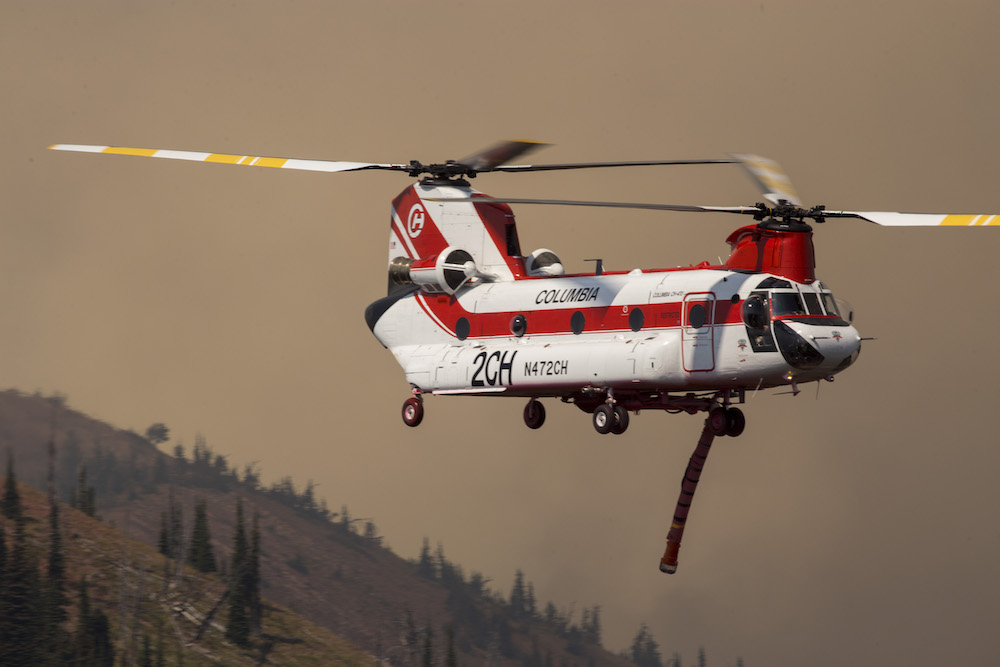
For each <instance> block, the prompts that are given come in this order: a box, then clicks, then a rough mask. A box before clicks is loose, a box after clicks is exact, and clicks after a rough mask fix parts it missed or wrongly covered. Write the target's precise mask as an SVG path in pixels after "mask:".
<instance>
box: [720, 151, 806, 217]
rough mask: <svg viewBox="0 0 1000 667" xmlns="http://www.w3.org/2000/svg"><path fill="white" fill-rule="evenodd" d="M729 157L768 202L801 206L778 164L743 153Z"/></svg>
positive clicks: (790, 182) (796, 194)
mask: <svg viewBox="0 0 1000 667" xmlns="http://www.w3.org/2000/svg"><path fill="white" fill-rule="evenodd" d="M730 157H732V158H733V161H735V162H739V163H740V164H742V165H743V168H744V169H746V170H747V173H748V174H750V178H752V179H753V181H754V183H756V184H757V187H758V188H759V189H760V191H761V192H762V193H763V194H764V199H766V200H767V201H768V202H770V203H771V204H775V205H777V204H780V203H781V200H785V201H786V202H788V203H789V204H792V205H794V206H802V200H800V199H799V195H798V193H796V192H795V187H794V186H793V185H792V181H791V179H790V178H788V175H787V174H785V170H784V169H782V168H781V165H780V164H778V163H777V162H775V161H774V160H771V159H769V158H766V157H761V156H759V155H749V154H745V153H741V154H737V153H730Z"/></svg>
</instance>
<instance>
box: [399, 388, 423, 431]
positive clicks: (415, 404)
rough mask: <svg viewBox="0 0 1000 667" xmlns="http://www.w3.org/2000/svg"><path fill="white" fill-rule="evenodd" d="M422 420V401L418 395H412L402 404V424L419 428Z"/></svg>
mask: <svg viewBox="0 0 1000 667" xmlns="http://www.w3.org/2000/svg"><path fill="white" fill-rule="evenodd" d="M423 420H424V399H423V398H421V397H420V394H414V395H413V396H412V397H410V398H408V399H406V400H405V401H404V402H403V423H404V424H406V425H407V426H419V425H420V422H422V421H423Z"/></svg>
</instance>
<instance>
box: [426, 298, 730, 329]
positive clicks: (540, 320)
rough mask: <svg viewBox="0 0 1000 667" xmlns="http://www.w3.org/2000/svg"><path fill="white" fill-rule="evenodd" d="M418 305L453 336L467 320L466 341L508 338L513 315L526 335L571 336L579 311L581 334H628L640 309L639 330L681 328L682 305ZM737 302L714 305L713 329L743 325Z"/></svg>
mask: <svg viewBox="0 0 1000 667" xmlns="http://www.w3.org/2000/svg"><path fill="white" fill-rule="evenodd" d="M415 298H416V299H417V303H418V304H420V307H421V308H422V309H423V310H424V312H426V313H427V316H428V317H430V318H431V320H433V321H434V322H435V324H437V325H438V326H439V327H440V328H441V329H442V330H443V331H445V332H447V333H448V335H450V336H455V327H456V323H457V322H458V320H459V318H462V317H464V318H466V319H467V320H468V321H469V329H470V332H469V336H468V337H469V338H470V339H471V338H509V337H510V336H512V335H513V334H512V333H511V329H510V325H511V320H513V319H514V317H515V316H516V315H524V317H525V319H526V320H527V324H528V326H527V331H526V333H525V335H526V336H552V335H560V334H570V333H572V329H571V328H570V320H571V318H572V317H573V314H574V313H576V312H581V313H583V315H584V318H585V319H586V325H585V326H584V329H583V332H584V333H594V332H606V333H614V332H631V331H632V329H631V327H630V325H629V315H630V313H631V312H632V311H633V310H634V309H636V308H639V309H641V310H642V311H643V325H642V328H641V329H640V331H648V330H654V329H675V328H677V327H679V326H681V310H682V306H683V302H681V301H676V302H671V303H656V304H649V303H643V304H635V305H630V306H620V305H615V306H592V307H580V308H546V309H539V310H516V311H509V312H508V311H501V312H494V313H472V312H469V311H467V310H466V309H465V308H463V307H462V305H461V304H460V303H459V301H458V300H457V299H453V298H449V297H445V296H443V295H441V296H436V295H425V294H417V295H415ZM741 305H742V301H740V302H739V303H735V304H734V303H732V302H731V301H716V302H715V317H714V318H713V324H714V325H715V326H722V325H729V324H742V320H741V318H740V306H741Z"/></svg>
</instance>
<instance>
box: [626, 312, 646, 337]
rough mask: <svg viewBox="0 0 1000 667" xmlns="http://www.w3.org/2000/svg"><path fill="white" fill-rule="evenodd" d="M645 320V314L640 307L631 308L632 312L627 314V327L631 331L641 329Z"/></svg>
mask: <svg viewBox="0 0 1000 667" xmlns="http://www.w3.org/2000/svg"><path fill="white" fill-rule="evenodd" d="M645 321H646V316H645V314H643V312H642V308H633V309H632V312H631V313H629V314H628V327H629V329H631V330H632V331H638V330H639V329H641V328H642V325H643V323H645Z"/></svg>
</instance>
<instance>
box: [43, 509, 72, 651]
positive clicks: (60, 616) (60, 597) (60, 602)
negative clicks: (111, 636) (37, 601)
mask: <svg viewBox="0 0 1000 667" xmlns="http://www.w3.org/2000/svg"><path fill="white" fill-rule="evenodd" d="M41 604H42V623H43V625H44V630H43V632H44V640H43V647H44V651H45V654H46V661H47V662H48V663H49V664H53V665H57V664H60V663H62V656H63V653H64V651H65V649H66V648H67V644H68V635H67V633H66V631H65V630H64V629H63V627H62V624H63V623H64V622H65V621H66V610H65V609H64V607H65V606H66V605H67V604H68V599H67V598H66V556H65V554H64V553H63V549H62V531H61V530H60V528H59V504H58V503H56V502H54V498H53V502H52V503H51V504H50V505H49V553H48V567H47V568H46V578H45V582H44V584H43V585H42V598H41Z"/></svg>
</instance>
